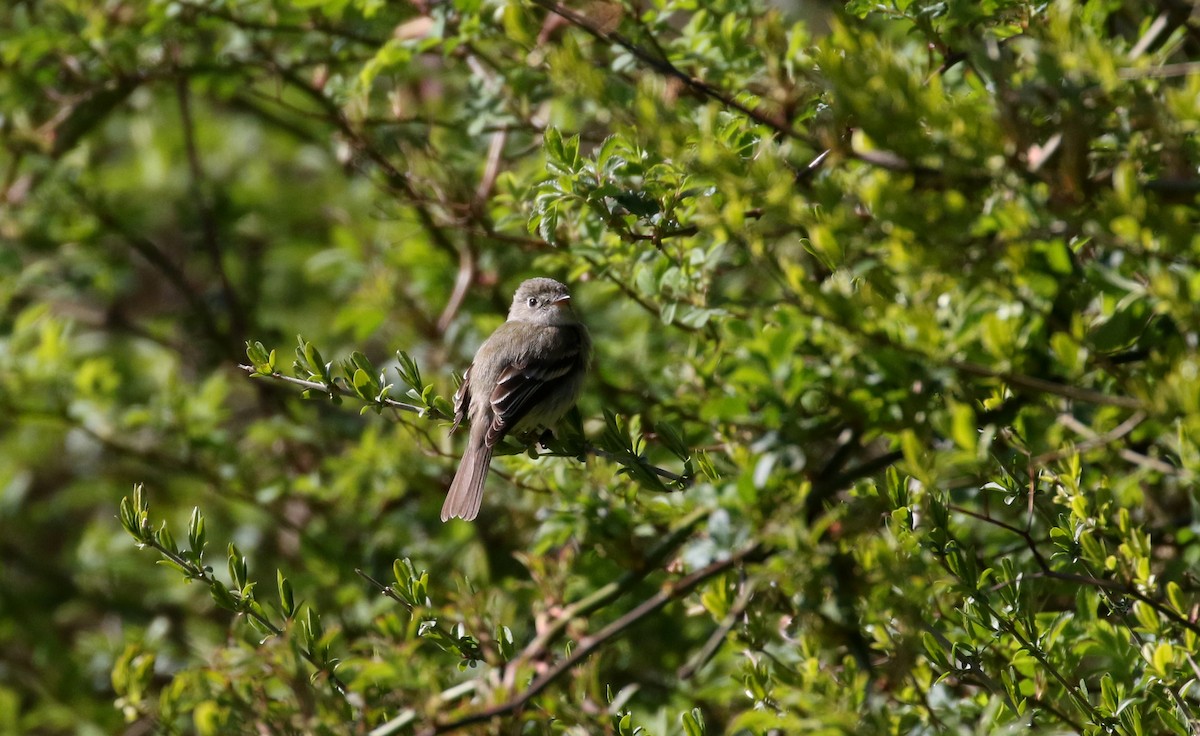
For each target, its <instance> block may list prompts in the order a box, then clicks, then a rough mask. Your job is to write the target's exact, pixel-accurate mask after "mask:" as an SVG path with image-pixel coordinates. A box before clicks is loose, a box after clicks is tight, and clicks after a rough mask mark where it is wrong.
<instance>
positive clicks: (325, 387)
mask: <svg viewBox="0 0 1200 736" xmlns="http://www.w3.org/2000/svg"><path fill="white" fill-rule="evenodd" d="M238 368H241V369H242V370H244V371H246V372H247V373H249V374H250V377H251V378H274V379H275V380H277V381H283V382H284V383H290V384H292V385H294V386H300V387H302V388H306V389H309V390H312V391H320V392H321V393H323V394H328V395H336V396H346V397H349V398H351V399H359V400H360V401H361V400H362V398H361V397H360V396H359V395H358V394H356V393H354V392H353V391H351V390H349V389H347V388H343V387H342V386H340V385H339V384H337V383H332V384H329V383H323V382H321V381H309V380H307V379H304V378H296V377H295V376H288V375H284V374H283V373H280V372H279V371H276V372H274V373H259V371H258V369H257V368H255V367H254V366H252V365H240V364H239V365H238ZM379 403H380V404H382V405H384V406H386V407H389V408H391V409H398V410H400V411H409V412H413V413H414V414H427V413H429V410H428V409H424V408H422V407H420V406H416V405H415V404H406V403H404V402H403V401H396V400H395V399H388V398H383V399H379Z"/></svg>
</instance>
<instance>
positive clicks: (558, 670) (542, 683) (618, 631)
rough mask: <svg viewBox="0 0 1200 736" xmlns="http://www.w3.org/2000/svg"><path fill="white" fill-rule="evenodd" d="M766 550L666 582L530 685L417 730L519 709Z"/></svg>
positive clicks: (754, 547) (439, 729)
mask: <svg viewBox="0 0 1200 736" xmlns="http://www.w3.org/2000/svg"><path fill="white" fill-rule="evenodd" d="M766 554H768V553H767V552H766V551H765V550H763V549H762V547H761V546H760V545H759V544H758V543H757V542H756V543H754V544H751V545H750V546H748V547H744V548H743V549H741V550H739V551H738V552H735V553H734V554H733V555H731V556H730V557H728V558H726V559H724V560H720V561H718V562H714V563H712V564H711V565H708V566H706V567H703V568H701V569H699V570H697V571H695V572H693V573H692V574H690V575H686V576H684V577H683V578H681V579H680V580H678V581H676V582H675V583H674V584H673V585H668V586H667V587H665V588H663V589H662V590H660V591H659V592H658V593H655V594H654V595H652V596H651V597H649V598H647V599H646V600H645V601H643V602H642V603H641V604H639V605H638V606H637V607H635V608H633V609H632V610H631V611H629V612H628V613H626V614H625V615H624V616H621V617H620V618H618V619H617V620H616V621H613V622H612V623H611V624H609V625H607V626H605V627H604V628H602V629H600V630H599V631H597V632H596V633H595V634H593V635H591V636H586V637H584V638H583V639H581V640H580V641H579V644H578V646H576V647H575V649H574V650H573V651H572V652H571V654H570V656H568V657H567V658H565V659H563V660H562V661H561V662H559V663H558V664H556V665H554V666H553V667H551V668H550V669H548V670H546V671H545V672H544V673H542V674H541V675H540V676H538V677H537V678H536V679H535V680H534V681H533V682H532V683H530V684H529V687H527V688H525V689H524V690H522V691H521V692H520V693H518V694H517V695H516V696H514V697H513V698H510V699H509V700H506V701H505V702H503V703H500V704H498V705H494V706H492V707H490V708H485V709H484V710H481V711H479V712H477V713H473V714H471V715H468V716H465V717H463V718H459V719H457V720H454V721H448V722H445V723H439V724H436V725H434V726H431V727H429V728H427V729H425V730H423V731H419V732H418V733H421V734H422V736H433V734H440V733H449V732H451V731H457V730H459V729H462V728H466V727H467V726H473V725H475V724H477V723H485V722H487V721H490V720H491V719H493V718H495V717H497V716H502V715H507V714H508V713H512V712H514V711H517V710H520V709H521V708H523V707H524V706H525V704H526V703H528V702H529V701H530V700H532V699H533V698H534V697H536V696H537V695H538V694H539V693H541V692H542V691H543V690H545V689H546V688H547V687H549V686H550V685H551V684H553V683H554V682H555V681H556V680H557V679H558V678H560V677H562V676H563V675H564V674H566V673H567V672H569V671H570V670H571V669H572V668H573V667H575V665H577V664H579V663H580V662H582V661H583V660H585V659H587V658H588V657H589V656H591V654H592V653H593V652H594V651H596V650H597V649H599V648H600V647H601V646H603V645H604V644H606V643H607V642H609V641H610V640H612V639H615V638H617V637H619V636H621V635H622V634H624V633H625V632H626V631H628V630H629V629H630V628H632V627H633V626H634V625H636V624H637V623H638V622H640V621H642V620H643V619H645V618H646V617H647V616H650V615H651V614H653V613H656V612H657V611H659V610H660V609H662V608H663V607H664V606H666V605H667V604H668V603H670V602H671V601H673V600H675V599H677V598H682V597H683V596H685V595H687V594H688V593H690V592H691V591H692V590H693V589H694V588H696V586H698V585H700V584H701V583H703V582H705V581H706V580H709V579H710V578H713V577H716V576H717V575H720V574H722V573H724V572H725V571H727V570H729V569H730V568H732V567H735V566H736V565H739V564H741V563H742V562H744V561H746V560H748V559H750V558H752V557H756V556H759V555H766Z"/></svg>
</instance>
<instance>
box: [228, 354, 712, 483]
mask: <svg viewBox="0 0 1200 736" xmlns="http://www.w3.org/2000/svg"><path fill="white" fill-rule="evenodd" d="M238 368H241V369H242V370H244V371H246V373H248V374H249V376H250V377H251V378H272V379H274V380H276V381H282V382H284V383H290V384H292V385H293V386H299V387H301V388H303V389H306V390H309V391H319V392H321V393H322V394H325V395H327V396H344V397H346V398H350V399H355V400H357V401H362V402H364V403H367V404H372V405H374V404H378V405H380V406H385V407H388V408H390V409H395V410H397V411H406V412H411V413H413V414H417V415H421V416H429V415H431V412H430V410H429V409H426V408H424V407H420V406H416V405H415V404H406V403H404V402H403V401H396V400H395V399H389V398H386V397H385V398H382V399H373V400H370V401H368V400H366V399H363V398H362V397H361V396H359V395H358V394H356V393H354V392H353V391H351V390H350V389H348V388H346V387H345V386H343V385H342V384H341V383H339V382H338V381H336V380H335V381H334V382H333V383H325V382H323V381H312V380H309V379H306V378H297V377H295V376H289V375H286V374H284V373H280V372H279V371H275V372H273V373H260V372H259V370H258V369H257V368H255V367H254V366H252V365H245V364H238ZM443 418H444V417H443ZM542 454H544V455H546V456H550V457H576V455H575V454H570V455H565V454H556V453H549V452H548V453H542ZM583 454H587V455H595V456H596V457H602V458H604V459H606V460H609V461H611V462H615V463H617V464H622V463H621V459H620V457H619V456H618V455H616V454H615V453H611V452H608V451H607V450H602V449H600V448H598V447H595V446H594V445H585V446H584V447H583ZM635 461H636V462H637V463H638V464H639V465H640V466H641V467H643V468H645V469H646V470H648V471H650V472H652V473H654V474H655V475H657V476H658V477H660V478H666V479H667V480H669V481H672V482H674V483H678V484H680V485H684V486H686V485H689V484H690V483H692V482H693V481H694V476H684V475H679V474H678V473H673V472H671V471H670V470H667V469H666V468H660V467H658V466H657V465H651V464H650V463H646V462H642V461H641V460H640V459H637V458H634V459H633V460H631V462H635Z"/></svg>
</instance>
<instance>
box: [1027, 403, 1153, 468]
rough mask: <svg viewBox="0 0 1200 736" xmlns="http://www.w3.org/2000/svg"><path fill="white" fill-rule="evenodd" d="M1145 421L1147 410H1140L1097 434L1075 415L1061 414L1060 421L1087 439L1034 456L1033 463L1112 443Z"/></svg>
mask: <svg viewBox="0 0 1200 736" xmlns="http://www.w3.org/2000/svg"><path fill="white" fill-rule="evenodd" d="M1144 421H1146V412H1144V411H1141V410H1138V411H1135V412H1134V413H1133V414H1131V415H1130V416H1129V418H1128V419H1126V420H1125V421H1123V422H1121V423H1120V424H1118V425H1117V426H1116V427H1113V428H1112V429H1111V430H1109V431H1107V432H1105V433H1104V434H1096V433H1095V432H1093V431H1092V430H1091V428H1090V427H1087V426H1085V425H1083V424H1081V423H1080V422H1079V420H1078V419H1076V418H1075V417H1074V416H1072V415H1070V414H1060V415H1059V417H1058V423H1059V424H1061V425H1063V426H1065V427H1067V428H1069V429H1071V430H1072V431H1073V432H1075V433H1076V434H1081V435H1083V436H1084V437H1087V438H1088V439H1087V441H1085V442H1080V443H1079V444H1078V445H1075V446H1074V447H1067V448H1064V449H1062V450H1056V451H1054V452H1044V453H1042V454H1041V455H1038V456H1036V457H1034V458H1033V464H1034V465H1039V466H1040V465H1046V464H1048V463H1052V462H1054V461H1056V460H1061V459H1062V458H1064V457H1067V456H1068V455H1071V454H1074V453H1080V454H1082V453H1085V452H1087V451H1088V450H1094V449H1096V448H1097V447H1103V446H1105V445H1108V444H1111V443H1113V442H1116V441H1117V440H1119V439H1121V438H1122V437H1124V436H1125V435H1127V434H1129V433H1130V432H1132V431H1133V430H1134V429H1137V426H1138V425H1139V424H1141V423H1142V422H1144Z"/></svg>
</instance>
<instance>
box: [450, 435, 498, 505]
mask: <svg viewBox="0 0 1200 736" xmlns="http://www.w3.org/2000/svg"><path fill="white" fill-rule="evenodd" d="M471 430H472V431H471V434H472V437H471V438H470V439H469V440H468V441H467V450H466V452H464V453H463V457H462V462H460V463H459V464H458V472H456V473H455V474H454V480H453V481H452V482H451V483H450V490H449V491H447V492H446V502H445V503H444V504H442V521H449V520H450V519H453V518H455V517H458V518H460V519H463V520H464V521H471V520H472V519H474V518H475V516H476V515H478V514H479V502H480V501H481V500H482V499H483V483H484V481H485V480H487V474H488V466H490V465H491V463H492V448H490V447H488V446H487V443H486V442H485V441H484V437H482V436H481V437H475V436H474V435H475V430H476V428H475V427H471ZM483 431H484V433H485V432H486V431H487V428H486V427H484V428H483ZM481 434H483V433H481Z"/></svg>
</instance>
